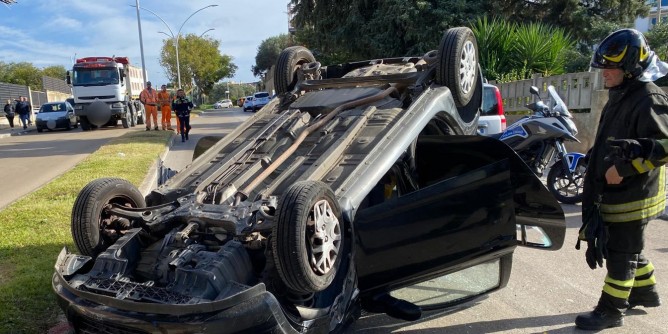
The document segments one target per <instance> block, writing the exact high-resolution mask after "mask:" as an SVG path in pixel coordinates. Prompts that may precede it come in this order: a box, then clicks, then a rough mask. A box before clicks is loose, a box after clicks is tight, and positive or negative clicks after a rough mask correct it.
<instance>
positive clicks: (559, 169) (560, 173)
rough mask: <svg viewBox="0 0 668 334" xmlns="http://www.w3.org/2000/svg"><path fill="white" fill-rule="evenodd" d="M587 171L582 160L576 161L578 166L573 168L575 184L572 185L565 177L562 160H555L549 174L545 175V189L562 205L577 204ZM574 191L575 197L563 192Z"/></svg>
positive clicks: (580, 200)
mask: <svg viewBox="0 0 668 334" xmlns="http://www.w3.org/2000/svg"><path fill="white" fill-rule="evenodd" d="M586 170H587V165H586V164H585V162H584V159H580V160H578V165H577V167H576V168H575V172H574V175H573V177H574V179H575V182H576V184H572V183H571V182H570V180H569V179H568V176H566V172H565V167H564V163H563V161H562V160H557V161H556V162H555V163H554V164H553V165H552V167H551V168H550V172H549V173H547V189H548V190H549V191H550V192H551V193H552V195H553V196H554V198H556V199H557V200H558V201H559V202H561V203H564V204H577V203H580V202H582V187H583V186H584V175H585V171H586ZM565 188H567V189H569V190H570V191H575V192H576V194H575V195H568V193H566V192H565V191H564V190H565ZM562 191H563V192H562Z"/></svg>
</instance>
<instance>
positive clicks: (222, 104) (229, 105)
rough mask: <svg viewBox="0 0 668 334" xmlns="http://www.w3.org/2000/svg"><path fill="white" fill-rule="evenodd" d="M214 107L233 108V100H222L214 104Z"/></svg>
mask: <svg viewBox="0 0 668 334" xmlns="http://www.w3.org/2000/svg"><path fill="white" fill-rule="evenodd" d="M213 107H214V108H215V109H223V108H232V101H231V100H227V99H225V100H221V101H218V102H216V103H214V104H213Z"/></svg>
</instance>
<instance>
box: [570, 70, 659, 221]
mask: <svg viewBox="0 0 668 334" xmlns="http://www.w3.org/2000/svg"><path fill="white" fill-rule="evenodd" d="M609 94H610V97H609V99H608V102H607V103H606V105H605V107H604V108H603V113H602V115H601V120H600V123H599V127H598V131H597V134H596V139H595V142H594V147H593V148H592V151H591V154H590V157H589V165H588V166H587V173H586V176H585V182H584V197H583V203H582V205H583V210H588V209H590V208H591V207H592V206H593V202H594V198H595V197H596V194H595V193H596V192H598V193H600V194H601V195H602V202H601V215H602V217H603V220H604V221H606V222H609V223H620V222H630V221H641V222H646V221H648V220H650V219H652V218H654V217H656V216H658V215H659V214H661V213H662V212H663V210H664V208H665V200H666V198H665V176H664V168H663V164H665V157H661V158H659V159H650V160H643V159H636V160H634V161H621V162H620V161H619V160H618V161H609V160H605V157H606V156H607V155H608V154H609V153H610V152H611V149H610V147H609V145H608V140H611V139H638V138H651V139H655V140H656V144H657V145H661V144H663V140H664V139H666V138H668V95H667V94H666V93H665V92H664V91H663V90H661V88H659V87H657V86H656V85H655V84H654V83H652V82H650V83H645V82H639V81H633V82H631V83H628V84H627V85H626V86H624V87H621V88H613V89H611V90H610V93H609ZM613 165H616V166H617V171H618V172H619V173H620V176H622V177H623V180H622V182H621V183H620V184H607V182H606V180H605V173H606V171H607V170H608V169H609V168H610V167H611V166H613Z"/></svg>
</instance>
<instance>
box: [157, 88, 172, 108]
mask: <svg viewBox="0 0 668 334" xmlns="http://www.w3.org/2000/svg"><path fill="white" fill-rule="evenodd" d="M158 104H159V105H161V106H163V107H165V106H167V107H169V106H171V105H172V99H171V94H169V92H167V91H165V92H163V91H159V92H158Z"/></svg>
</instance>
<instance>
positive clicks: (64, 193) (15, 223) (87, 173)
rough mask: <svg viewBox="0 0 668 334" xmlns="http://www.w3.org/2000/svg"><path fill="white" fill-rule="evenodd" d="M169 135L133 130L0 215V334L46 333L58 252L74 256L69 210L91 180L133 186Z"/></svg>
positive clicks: (51, 319)
mask: <svg viewBox="0 0 668 334" xmlns="http://www.w3.org/2000/svg"><path fill="white" fill-rule="evenodd" d="M171 135H172V132H166V131H155V132H153V131H150V132H148V131H133V132H129V133H126V134H125V135H123V136H120V137H118V138H115V139H112V140H110V141H109V142H108V143H107V144H106V145H104V146H102V147H101V148H100V149H98V150H97V151H95V152H94V153H93V154H91V155H90V156H88V157H87V158H86V159H85V160H84V161H82V162H81V163H80V164H78V165H77V166H75V167H74V168H72V169H71V170H69V171H67V172H66V173H64V174H63V175H61V176H60V177H58V178H56V179H55V180H53V181H51V182H50V183H48V184H46V185H45V186H44V187H42V188H40V189H38V190H36V191H35V192H33V193H31V194H29V195H27V196H25V197H23V198H21V199H19V200H18V201H16V202H14V203H12V204H11V205H9V206H8V207H6V208H5V209H4V210H2V211H0V226H1V227H2V238H0V333H46V332H47V330H48V328H49V327H50V326H52V325H53V324H54V323H55V322H56V318H57V316H58V315H59V314H60V308H59V307H58V305H57V304H56V297H55V294H54V293H53V290H52V288H51V276H52V275H53V271H54V267H53V266H54V263H55V261H56V257H57V256H58V253H59V252H60V250H61V249H62V248H63V246H67V247H68V248H69V249H70V250H71V251H76V247H75V246H74V244H73V241H72V235H71V232H70V215H71V211H72V205H73V204H74V200H75V199H76V196H77V194H78V193H79V191H80V190H81V189H82V188H83V187H84V186H85V185H86V184H88V182H90V181H91V180H94V179H97V178H100V177H119V178H123V179H126V180H128V181H130V182H131V183H132V184H134V185H136V186H137V187H139V185H141V183H142V181H143V180H144V178H145V177H146V175H147V172H148V170H149V168H150V167H151V165H152V164H153V163H154V162H155V161H156V159H157V158H158V156H159V155H160V154H161V153H162V152H164V150H165V148H166V145H167V143H168V140H169V138H170V136H171Z"/></svg>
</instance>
